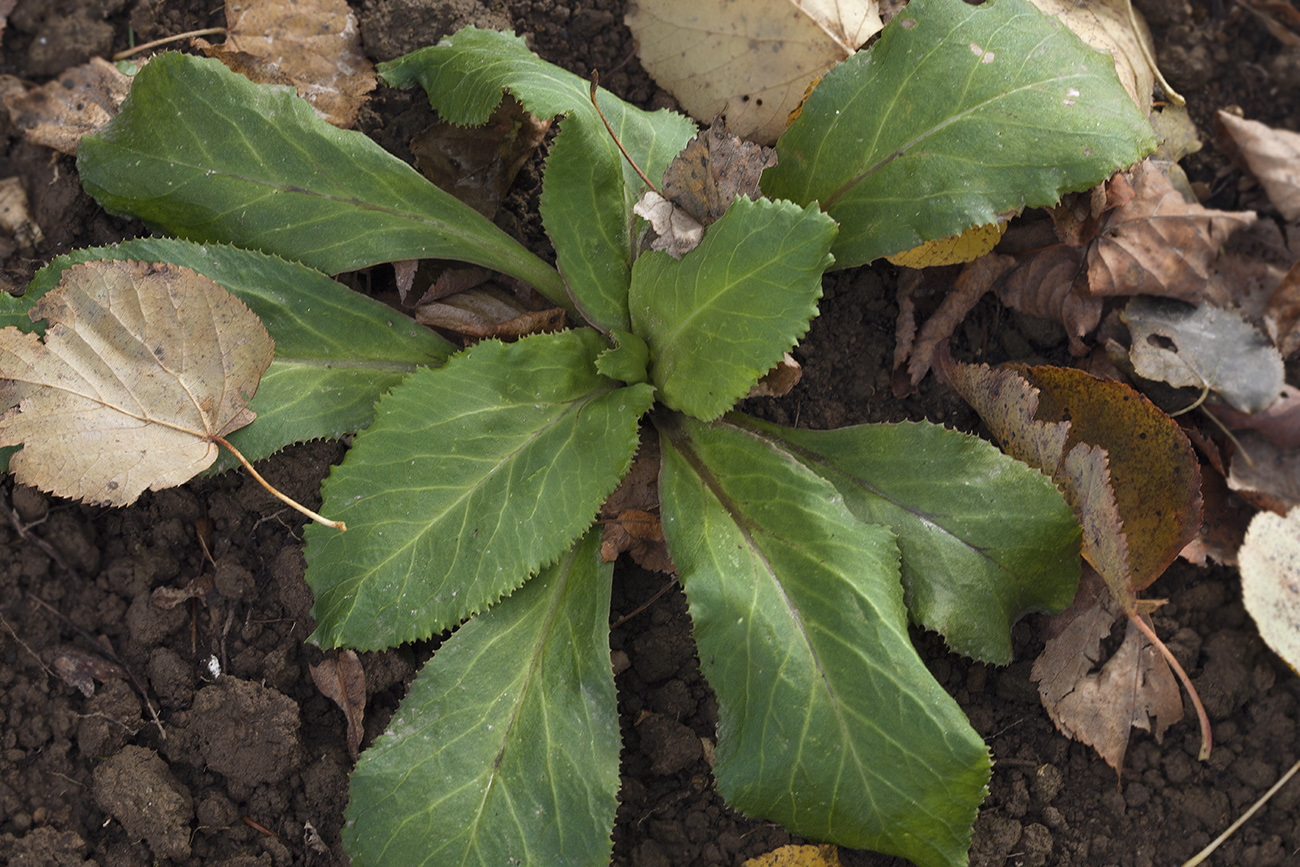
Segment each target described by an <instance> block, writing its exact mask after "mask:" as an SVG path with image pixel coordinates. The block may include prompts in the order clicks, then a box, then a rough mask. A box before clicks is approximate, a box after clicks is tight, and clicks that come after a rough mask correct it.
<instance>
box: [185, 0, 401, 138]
mask: <svg viewBox="0 0 1300 867" xmlns="http://www.w3.org/2000/svg"><path fill="white" fill-rule="evenodd" d="M226 28H227V31H226V33H227V35H226V41H225V43H224V44H222V45H212V44H210V43H208V42H207V41H205V40H203V39H196V40H194V44H195V45H196V46H197V47H198V48H199V49H200V50H201V51H202V52H203V53H204V54H206V55H208V56H209V57H216V58H217V59H219V60H220V61H221V62H222V63H224V64H226V66H228V67H230V68H231V69H233V70H234V71H235V72H239V73H242V74H244V75H246V76H248V77H249V78H250V79H252V80H253V81H256V82H259V83H265V84H289V85H293V86H294V87H295V88H297V90H298V95H299V96H301V97H302V98H303V99H305V100H307V101H308V102H310V103H311V104H312V107H313V108H315V109H316V113H317V114H319V115H320V116H321V117H322V118H324V119H325V120H327V121H329V122H330V123H332V124H334V125H335V126H337V127H341V128H344V129H346V128H348V127H350V126H352V124H353V123H355V122H356V119H357V114H358V113H359V112H360V111H361V105H362V104H363V103H364V102H365V98H366V94H368V93H369V92H370V91H372V90H374V89H375V85H376V83H377V82H376V80H375V67H374V65H373V64H372V63H371V62H370V61H369V60H368V59H367V58H366V55H365V52H363V51H362V50H361V34H360V31H358V30H357V18H356V15H355V14H354V13H353V12H352V10H351V9H349V8H348V4H347V3H346V2H345V0H297V2H295V3H250V2H248V0H226Z"/></svg>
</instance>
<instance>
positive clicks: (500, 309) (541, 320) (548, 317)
mask: <svg viewBox="0 0 1300 867" xmlns="http://www.w3.org/2000/svg"><path fill="white" fill-rule="evenodd" d="M415 321H416V322H419V323H420V324H421V325H428V326H431V327H433V328H444V329H446V330H448V331H454V332H456V333H457V334H461V335H464V336H465V337H468V338H470V339H472V340H486V339H488V338H494V337H495V338H499V339H502V340H513V339H518V338H520V337H526V336H527V335H529V334H542V333H549V332H552V331H559V330H560V329H561V328H563V327H564V310H563V308H560V307H551V308H549V309H546V310H528V309H526V308H524V307H523V305H521V304H520V303H519V302H518V301H516V300H515V299H514V298H511V297H510V296H509V295H507V294H506V293H505V292H503V291H501V290H500V289H497V288H496V287H494V286H485V287H482V288H477V289H468V290H465V291H464V292H459V293H457V294H455V295H452V296H451V297H449V298H447V299H445V300H443V301H432V302H429V303H426V304H421V305H420V306H418V307H416V308H415Z"/></svg>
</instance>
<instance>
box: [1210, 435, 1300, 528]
mask: <svg viewBox="0 0 1300 867" xmlns="http://www.w3.org/2000/svg"><path fill="white" fill-rule="evenodd" d="M1237 440H1238V441H1239V442H1240V444H1241V448H1240V449H1239V450H1238V451H1237V453H1236V454H1234V455H1233V456H1232V461H1231V462H1230V464H1229V471H1228V487H1229V488H1231V489H1232V490H1234V491H1236V492H1237V493H1238V494H1240V495H1241V496H1243V497H1245V498H1246V499H1247V500H1248V501H1250V502H1251V503H1254V504H1255V505H1256V506H1258V507H1259V508H1261V509H1268V510H1270V511H1273V512H1277V513H1279V514H1283V513H1285V512H1287V511H1289V510H1291V509H1293V508H1295V507H1296V506H1300V450H1298V449H1280V448H1278V447H1277V446H1275V445H1273V443H1272V442H1270V441H1269V440H1268V439H1267V438H1265V437H1264V436H1263V435H1262V434H1257V433H1253V432H1249V431H1247V432H1246V433H1243V434H1241V435H1239V436H1238V437H1237Z"/></svg>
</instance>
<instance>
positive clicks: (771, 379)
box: [745, 352, 803, 397]
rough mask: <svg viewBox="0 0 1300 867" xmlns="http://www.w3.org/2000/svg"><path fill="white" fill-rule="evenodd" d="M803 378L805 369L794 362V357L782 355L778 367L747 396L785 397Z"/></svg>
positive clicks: (768, 373) (764, 376)
mask: <svg viewBox="0 0 1300 867" xmlns="http://www.w3.org/2000/svg"><path fill="white" fill-rule="evenodd" d="M801 378H803V368H802V367H801V366H800V365H799V362H797V361H795V360H794V356H792V355H791V354H790V353H788V352H786V353H783V354H782V355H781V360H780V361H779V362H777V365H776V367H774V368H772V369H771V370H769V371H768V372H767V373H766V374H764V375H763V378H762V379H760V380H759V381H758V382H756V383H754V387H753V388H751V389H750V390H749V394H747V395H745V396H746V397H785V396H786V395H787V394H789V393H790V389H792V388H794V387H795V386H796V385H798V384H799V380H800V379H801Z"/></svg>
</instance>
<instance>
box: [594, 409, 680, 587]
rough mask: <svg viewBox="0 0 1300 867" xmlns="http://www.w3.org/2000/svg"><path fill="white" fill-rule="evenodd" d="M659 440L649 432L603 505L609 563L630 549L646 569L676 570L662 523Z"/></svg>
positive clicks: (603, 539)
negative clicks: (626, 470) (665, 539)
mask: <svg viewBox="0 0 1300 867" xmlns="http://www.w3.org/2000/svg"><path fill="white" fill-rule="evenodd" d="M659 459H660V455H659V440H658V439H656V438H655V437H654V436H651V435H648V434H647V435H646V436H643V437H642V439H641V448H640V449H639V450H638V451H637V455H636V459H635V460H634V461H633V462H632V467H631V469H629V470H628V472H627V475H625V476H624V477H623V481H621V482H619V485H618V487H617V488H615V489H614V493H612V494H610V495H609V498H608V499H607V500H605V503H604V505H602V506H601V507H600V515H599V520H600V522H601V523H602V524H603V525H604V530H603V533H602V536H601V543H600V556H601V559H603V560H604V561H605V562H606V563H612V562H614V561H615V560H617V559H618V555H619V554H621V553H622V552H624V551H627V552H628V554H629V555H630V556H631V557H632V559H633V560H634V561H635V562H636V563H637V564H638V565H639V566H641V568H643V569H648V570H650V571H652V572H668V573H673V572H676V571H677V569H676V567H674V566H673V561H672V558H670V557H669V556H668V547H667V546H666V545H665V544H664V536H663V527H662V525H660V523H659Z"/></svg>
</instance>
